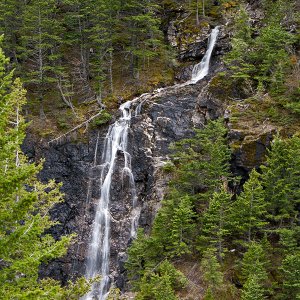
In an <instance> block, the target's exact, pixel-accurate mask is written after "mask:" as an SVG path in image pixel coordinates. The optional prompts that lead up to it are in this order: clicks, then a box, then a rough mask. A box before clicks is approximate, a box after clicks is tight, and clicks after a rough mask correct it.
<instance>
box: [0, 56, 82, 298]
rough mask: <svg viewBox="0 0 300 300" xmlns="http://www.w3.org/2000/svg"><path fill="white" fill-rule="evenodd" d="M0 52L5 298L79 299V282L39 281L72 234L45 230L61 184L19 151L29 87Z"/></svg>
mask: <svg viewBox="0 0 300 300" xmlns="http://www.w3.org/2000/svg"><path fill="white" fill-rule="evenodd" d="M7 62H8V61H7V59H5V57H4V54H3V52H2V50H0V149H1V151H0V170H1V171H0V195H1V196H0V237H1V238H0V258H1V269H0V288H1V294H2V296H3V298H2V299H76V298H78V297H79V295H82V294H83V292H84V291H85V290H86V289H85V288H84V286H83V285H82V283H83V281H82V280H81V281H79V282H78V283H77V284H75V285H70V289H69V290H67V289H65V288H61V287H60V285H59V283H58V282H56V281H54V280H51V279H46V280H38V271H39V266H40V264H41V263H42V262H47V261H48V260H50V259H53V258H57V257H60V256H62V255H64V254H65V253H66V247H67V245H68V244H69V243H70V242H71V240H72V236H69V237H66V236H65V237H61V239H60V240H58V241H55V240H54V238H53V237H52V236H51V235H49V234H45V230H47V229H49V228H50V227H51V226H52V225H54V224H55V222H54V221H52V220H51V219H50V216H49V210H50V209H51V207H53V205H54V204H55V203H57V202H60V201H62V194H61V193H60V192H59V185H57V184H56V183H55V182H54V181H50V182H49V183H47V184H43V183H41V182H39V181H38V179H37V173H38V172H39V171H40V170H41V167H42V166H41V165H38V166H36V165H34V164H29V163H28V161H27V158H26V157H25V156H24V154H23V153H22V151H21V149H20V145H21V143H22V141H23V139H24V136H25V127H26V125H25V121H24V118H23V117H22V115H21V112H22V106H23V105H24V103H25V91H24V89H23V88H22V85H21V83H20V80H15V82H13V81H12V73H6V71H5V66H6V64H7Z"/></svg>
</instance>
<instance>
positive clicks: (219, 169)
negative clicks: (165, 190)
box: [171, 120, 230, 202]
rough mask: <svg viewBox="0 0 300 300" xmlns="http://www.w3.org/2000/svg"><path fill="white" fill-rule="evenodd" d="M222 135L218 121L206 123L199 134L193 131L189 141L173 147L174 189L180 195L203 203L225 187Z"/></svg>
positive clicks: (226, 158)
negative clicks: (186, 195) (186, 194)
mask: <svg viewBox="0 0 300 300" xmlns="http://www.w3.org/2000/svg"><path fill="white" fill-rule="evenodd" d="M226 132H227V130H226V128H225V127H224V125H223V123H222V120H217V121H210V122H208V124H207V125H206V126H205V128H204V129H203V130H196V134H195V136H194V137H193V138H191V139H183V140H181V141H180V142H178V143H176V144H175V145H173V147H172V148H171V149H172V150H173V151H174V154H173V159H172V160H173V163H174V165H175V171H174V172H175V174H176V177H175V180H174V185H175V186H176V188H177V189H178V190H179V191H180V192H183V193H188V194H190V195H191V196H192V195H194V198H196V199H197V198H199V199H201V200H202V201H203V202H204V201H207V200H208V199H210V198H211V197H212V195H213V193H214V192H218V191H220V190H221V189H222V188H223V186H224V185H226V184H227V181H229V180H230V172H229V159H230V150H229V148H228V146H227V144H226ZM171 185H172V182H171Z"/></svg>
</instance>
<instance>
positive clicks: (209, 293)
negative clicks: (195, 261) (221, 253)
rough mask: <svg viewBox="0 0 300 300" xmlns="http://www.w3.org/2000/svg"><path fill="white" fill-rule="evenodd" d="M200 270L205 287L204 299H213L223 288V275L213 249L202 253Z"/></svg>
mask: <svg viewBox="0 0 300 300" xmlns="http://www.w3.org/2000/svg"><path fill="white" fill-rule="evenodd" d="M201 269H202V272H203V280H204V283H205V284H206V287H207V290H206V294H205V299H215V296H216V295H217V293H218V291H221V290H222V289H223V288H224V278H223V273H222V272H221V265H220V263H219V262H218V259H217V252H216V250H215V249H212V248H209V249H207V250H206V251H205V252H204V255H203V258H202V260H201Z"/></svg>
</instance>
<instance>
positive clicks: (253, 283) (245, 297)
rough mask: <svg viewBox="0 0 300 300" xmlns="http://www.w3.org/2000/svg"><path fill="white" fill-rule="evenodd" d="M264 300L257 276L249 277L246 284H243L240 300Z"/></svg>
mask: <svg viewBox="0 0 300 300" xmlns="http://www.w3.org/2000/svg"><path fill="white" fill-rule="evenodd" d="M263 299H266V297H265V296H264V289H263V288H262V286H261V283H260V281H259V278H258V276H257V275H255V274H253V275H251V276H250V277H249V278H248V279H247V281H246V283H245V284H244V287H243V290H242V295H241V300H263Z"/></svg>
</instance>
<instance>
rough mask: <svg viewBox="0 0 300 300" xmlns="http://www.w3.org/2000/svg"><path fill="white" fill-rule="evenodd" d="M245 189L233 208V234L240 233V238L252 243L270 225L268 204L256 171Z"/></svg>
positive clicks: (252, 173)
mask: <svg viewBox="0 0 300 300" xmlns="http://www.w3.org/2000/svg"><path fill="white" fill-rule="evenodd" d="M243 189H244V190H243V192H242V193H241V194H240V195H238V196H237V200H236V201H235V203H234V205H233V207H232V216H231V218H232V223H233V232H237V233H239V237H240V238H242V239H245V240H247V241H248V242H251V241H252V240H254V239H255V236H256V234H257V233H258V232H260V231H262V229H263V228H264V227H265V226H266V225H267V224H268V223H267V222H266V221H265V216H266V213H267V210H266V206H267V203H266V201H265V197H264V196H265V195H264V190H263V187H262V185H261V181H260V174H259V173H258V172H257V171H256V170H252V172H251V173H250V178H249V179H248V180H247V181H246V183H245V184H244V186H243Z"/></svg>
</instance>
